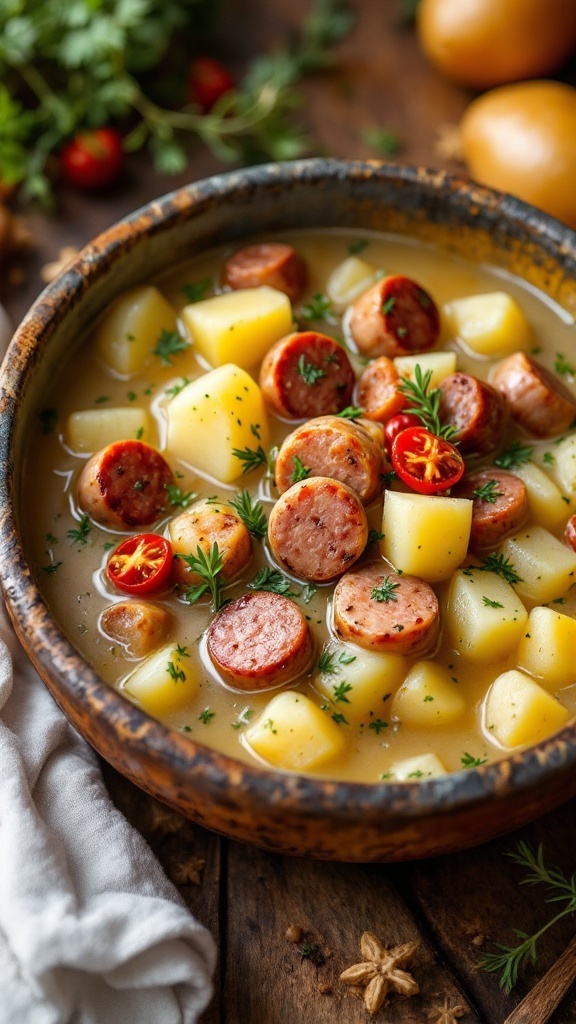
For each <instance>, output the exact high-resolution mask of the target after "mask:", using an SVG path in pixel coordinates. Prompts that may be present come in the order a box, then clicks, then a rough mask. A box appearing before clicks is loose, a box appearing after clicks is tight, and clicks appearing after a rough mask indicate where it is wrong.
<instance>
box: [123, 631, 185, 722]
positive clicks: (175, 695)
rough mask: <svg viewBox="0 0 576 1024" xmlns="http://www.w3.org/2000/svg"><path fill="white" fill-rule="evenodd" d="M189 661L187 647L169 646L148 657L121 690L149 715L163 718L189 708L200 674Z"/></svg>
mask: <svg viewBox="0 0 576 1024" xmlns="http://www.w3.org/2000/svg"><path fill="white" fill-rule="evenodd" d="M190 662H191V659H190V656H189V654H188V652H187V649H186V647H180V646H178V645H177V644H168V645H167V646H165V647H162V648H160V650H159V651H156V653H155V654H152V655H151V656H150V657H149V658H146V661H143V662H142V664H141V665H139V666H138V668H137V669H136V670H135V671H134V672H132V673H131V675H129V676H128V678H127V679H126V681H125V683H124V685H123V687H122V689H123V690H124V691H125V692H126V694H127V695H128V696H129V697H130V698H131V699H132V700H136V701H137V702H138V704H140V705H141V706H142V707H143V708H144V711H147V712H148V714H150V715H154V717H155V718H162V717H163V716H165V715H169V714H171V713H172V712H173V711H178V710H180V709H181V708H184V707H186V705H187V704H189V703H190V701H191V700H192V699H193V698H194V697H195V696H196V694H197V693H198V686H199V683H198V674H197V673H196V672H194V671H193V670H192V666H191V663H190Z"/></svg>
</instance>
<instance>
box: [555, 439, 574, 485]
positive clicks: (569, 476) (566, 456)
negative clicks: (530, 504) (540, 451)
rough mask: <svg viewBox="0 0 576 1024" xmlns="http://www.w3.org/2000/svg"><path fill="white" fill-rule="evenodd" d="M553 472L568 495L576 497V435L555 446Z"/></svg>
mask: <svg viewBox="0 0 576 1024" xmlns="http://www.w3.org/2000/svg"><path fill="white" fill-rule="evenodd" d="M552 472H553V475H554V479H555V480H557V481H558V484H559V486H560V487H561V488H562V490H563V491H564V493H565V494H566V495H568V496H570V495H576V434H569V436H568V437H565V438H563V439H562V441H560V442H559V443H558V444H556V445H554V466H553V470H552Z"/></svg>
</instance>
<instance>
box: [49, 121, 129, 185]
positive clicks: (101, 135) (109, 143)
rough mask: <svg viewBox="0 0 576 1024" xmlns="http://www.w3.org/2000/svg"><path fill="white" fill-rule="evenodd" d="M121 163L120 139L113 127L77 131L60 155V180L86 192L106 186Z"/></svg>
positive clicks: (117, 172)
mask: <svg viewBox="0 0 576 1024" xmlns="http://www.w3.org/2000/svg"><path fill="white" fill-rule="evenodd" d="M123 166H124V152H123V149H122V139H121V137H120V135H119V133H118V132H117V131H116V129H115V128H95V129H94V130H93V131H84V132H77V133H76V135H75V136H74V138H72V139H71V140H70V142H68V143H66V145H65V146H64V149H63V150H62V152H61V154H60V167H61V170H62V177H63V178H64V180H65V181H67V182H68V184H69V185H74V187H75V188H79V189H82V190H83V191H88V192H91V191H96V190H97V189H99V188H104V186H105V185H110V184H111V183H112V182H113V181H115V180H116V178H117V177H118V175H119V174H120V171H121V170H122V167H123Z"/></svg>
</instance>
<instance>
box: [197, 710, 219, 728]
mask: <svg viewBox="0 0 576 1024" xmlns="http://www.w3.org/2000/svg"><path fill="white" fill-rule="evenodd" d="M215 714H216V712H215V711H210V708H204V711H201V712H200V714H199V715H198V721H199V722H203V724H204V725H209V724H210V722H211V721H212V719H213V718H214V715H215Z"/></svg>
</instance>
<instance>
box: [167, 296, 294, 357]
mask: <svg viewBox="0 0 576 1024" xmlns="http://www.w3.org/2000/svg"><path fill="white" fill-rule="evenodd" d="M182 319H183V321H184V323H185V325H186V327H187V329H188V331H189V332H190V335H191V337H192V341H193V343H194V346H195V348H196V350H197V351H198V352H199V353H200V355H201V356H203V357H204V359H206V360H207V362H208V363H210V366H222V365H223V364H224V363H232V362H233V363H235V364H236V365H237V366H241V367H243V368H244V369H245V370H247V369H250V367H253V366H255V365H256V364H257V363H259V362H260V360H261V359H263V357H264V356H265V354H266V352H267V351H268V349H269V348H270V347H271V346H272V345H273V344H274V342H275V341H279V339H280V338H283V337H284V335H285V334H289V333H290V331H291V330H292V326H293V322H292V306H291V305H290V299H289V298H288V296H287V295H285V294H284V292H279V291H277V290H276V289H275V288H269V287H268V285H263V286H262V287H261V288H242V289H240V290H239V291H235V292H224V293H223V294H222V295H215V296H213V297H212V298H211V299H203V300H202V301H201V302H193V303H192V304H191V305H189V306H185V307H184V309H183V310H182Z"/></svg>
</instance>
